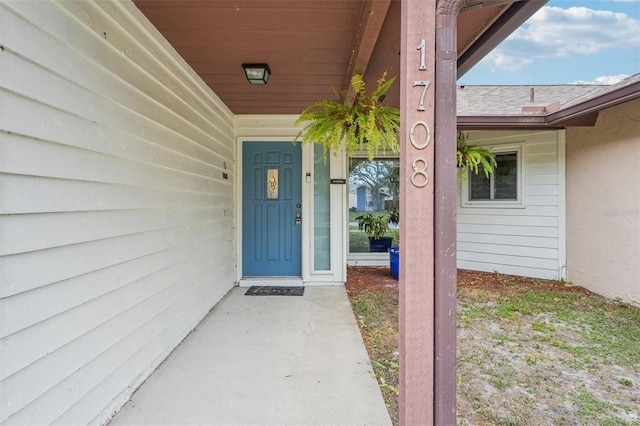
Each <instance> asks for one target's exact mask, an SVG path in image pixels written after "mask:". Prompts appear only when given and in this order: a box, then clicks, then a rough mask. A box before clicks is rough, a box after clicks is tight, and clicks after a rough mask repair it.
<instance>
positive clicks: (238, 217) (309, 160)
mask: <svg viewBox="0 0 640 426" xmlns="http://www.w3.org/2000/svg"><path fill="white" fill-rule="evenodd" d="M252 133H254V132H252ZM296 133H297V131H296ZM272 134H273V133H272ZM294 138H295V133H294V134H291V135H289V136H264V137H263V136H238V137H236V153H235V154H236V155H235V159H236V162H235V164H236V169H235V170H234V173H233V175H234V179H235V185H236V186H235V191H234V193H235V206H234V223H235V226H236V241H235V251H236V253H235V254H236V283H237V285H239V286H241V287H245V286H251V285H256V281H257V280H260V281H261V284H262V285H264V282H265V281H267V282H268V283H269V285H292V284H293V285H304V284H308V285H343V284H344V282H345V281H346V276H347V256H346V251H347V250H348V246H347V244H348V232H349V229H348V228H349V226H348V214H347V213H348V212H347V209H346V205H347V191H346V187H347V185H331V190H330V197H331V223H332V226H331V247H332V249H331V265H332V266H331V270H330V271H314V270H313V267H312V265H313V260H312V257H313V177H314V146H313V145H312V144H306V145H303V146H302V147H301V148H302V176H301V177H300V178H301V179H302V209H301V212H302V229H301V231H302V236H301V240H302V243H301V245H302V246H301V253H300V254H301V257H302V276H301V277H299V278H296V277H291V278H289V277H285V278H282V277H278V278H275V277H260V278H255V279H254V278H249V279H245V278H244V277H243V276H242V269H243V268H242V233H243V230H242V207H243V203H242V195H243V194H242V187H243V179H242V175H243V144H244V142H265V143H268V142H289V143H291V142H293V140H294ZM327 161H328V162H329V164H330V175H331V178H338V179H345V178H347V177H348V175H347V174H346V173H347V172H346V171H347V156H346V153H342V155H338V156H334V155H330V156H329V158H328V159H327ZM307 173H310V174H311V182H307V181H306V175H307Z"/></svg>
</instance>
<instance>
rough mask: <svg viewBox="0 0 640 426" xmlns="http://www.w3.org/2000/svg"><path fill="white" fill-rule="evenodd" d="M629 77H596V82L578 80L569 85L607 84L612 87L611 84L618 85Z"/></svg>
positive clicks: (619, 75) (623, 75)
mask: <svg viewBox="0 0 640 426" xmlns="http://www.w3.org/2000/svg"><path fill="white" fill-rule="evenodd" d="M627 77H629V76H628V75H627V74H617V75H603V76H601V77H596V78H595V79H594V80H591V81H584V80H576V81H573V82H571V83H569V84H606V85H610V84H616V83H618V82H620V81H622V80H624V79H625V78H627Z"/></svg>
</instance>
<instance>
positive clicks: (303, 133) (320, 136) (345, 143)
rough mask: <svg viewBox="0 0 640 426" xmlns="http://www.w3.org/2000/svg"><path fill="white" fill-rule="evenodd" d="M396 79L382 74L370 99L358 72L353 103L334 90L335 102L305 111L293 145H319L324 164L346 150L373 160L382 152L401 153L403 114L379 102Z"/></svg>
mask: <svg viewBox="0 0 640 426" xmlns="http://www.w3.org/2000/svg"><path fill="white" fill-rule="evenodd" d="M394 81H395V77H393V78H391V79H389V80H387V73H386V72H385V73H383V74H382V76H381V77H380V78H379V79H378V81H377V86H376V89H375V90H374V91H373V93H372V94H371V95H370V96H367V93H366V83H365V81H364V78H363V76H362V74H361V73H360V72H359V71H358V70H356V73H355V74H354V75H353V77H352V78H351V88H352V89H353V92H354V94H355V98H354V99H349V98H347V92H346V91H341V92H338V91H337V90H335V88H334V90H333V93H334V96H335V97H336V100H335V101H328V100H322V101H317V102H314V103H312V104H311V105H309V106H308V107H307V108H305V109H304V111H302V114H300V117H298V119H297V120H296V122H295V124H296V125H298V124H302V123H304V127H303V128H302V130H300V131H299V132H298V134H297V135H296V137H295V140H294V143H295V142H297V141H301V142H302V143H303V144H306V143H318V144H321V145H322V148H323V155H324V157H325V160H326V158H327V154H328V153H333V154H337V153H338V152H339V151H340V149H341V148H342V147H344V148H345V149H346V151H347V154H348V155H349V156H353V154H354V153H355V152H356V151H366V152H367V156H368V157H369V160H372V159H373V158H374V157H375V156H376V155H377V154H378V153H379V152H380V151H381V150H382V151H386V150H387V149H388V150H391V151H392V152H393V153H395V154H397V153H398V152H399V143H398V134H399V132H400V110H399V109H397V108H393V107H390V106H386V105H382V103H381V101H380V99H381V98H382V97H383V96H384V94H385V93H386V92H387V90H389V88H390V87H391V85H392V84H393V82H394Z"/></svg>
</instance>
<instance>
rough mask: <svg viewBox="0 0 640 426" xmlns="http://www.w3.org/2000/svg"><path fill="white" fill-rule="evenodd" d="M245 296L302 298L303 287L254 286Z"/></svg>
mask: <svg viewBox="0 0 640 426" xmlns="http://www.w3.org/2000/svg"><path fill="white" fill-rule="evenodd" d="M244 295H245V296H304V287H279V286H263V285H254V286H252V287H249V290H247V292H246V293H245V294H244Z"/></svg>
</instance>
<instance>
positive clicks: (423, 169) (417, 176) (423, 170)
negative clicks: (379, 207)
mask: <svg viewBox="0 0 640 426" xmlns="http://www.w3.org/2000/svg"><path fill="white" fill-rule="evenodd" d="M416 50H419V51H420V65H419V66H418V71H425V70H426V69H427V60H426V43H425V40H424V39H422V40H421V41H420V44H419V45H418V48H417V49H416ZM430 84H431V82H429V81H427V80H416V81H414V82H413V87H416V86H422V87H423V89H422V93H421V94H420V101H419V102H418V111H424V110H425V108H424V97H425V95H426V94H427V89H428V88H429V85H430ZM418 126H422V127H424V130H425V138H424V140H423V141H417V140H416V136H415V131H416V128H417V127H418ZM409 140H410V141H411V145H413V147H414V148H415V149H418V150H423V149H425V148H426V147H427V146H428V145H429V142H430V141H431V129H430V128H429V125H428V124H427V123H426V122H424V121H423V120H418V121H416V122H415V123H414V124H413V126H411V131H410V132H409ZM411 169H412V170H413V173H411V183H412V184H413V186H415V187H417V188H423V187H425V186H427V183H429V175H428V174H427V170H428V169H429V163H428V162H427V160H426V159H424V158H423V157H417V158H415V159H414V160H413V163H411Z"/></svg>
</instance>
